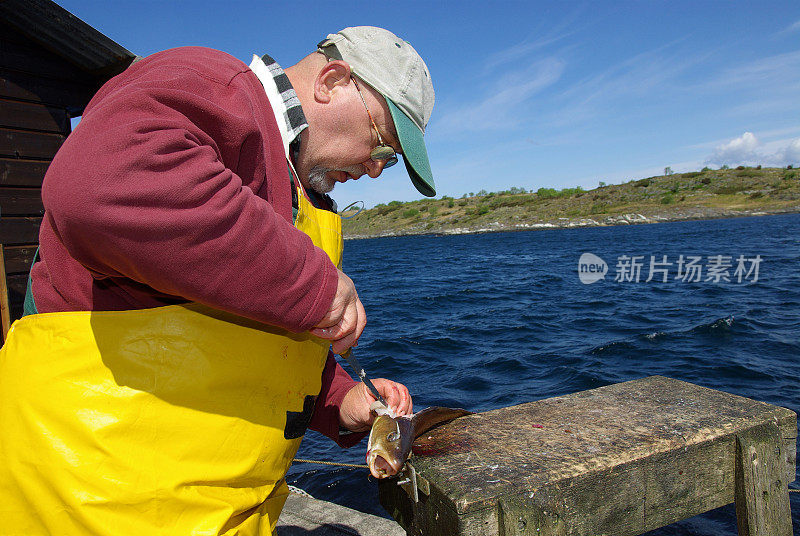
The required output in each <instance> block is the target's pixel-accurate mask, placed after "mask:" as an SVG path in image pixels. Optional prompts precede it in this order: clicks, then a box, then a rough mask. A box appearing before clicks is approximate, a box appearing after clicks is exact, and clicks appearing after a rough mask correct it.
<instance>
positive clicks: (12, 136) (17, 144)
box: [0, 128, 66, 159]
mask: <svg viewBox="0 0 800 536" xmlns="http://www.w3.org/2000/svg"><path fill="white" fill-rule="evenodd" d="M65 139H66V136H64V135H63V134H50V133H47V132H26V131H24V130H15V129H9V128H0V157H2V156H6V157H13V158H42V159H52V158H53V156H55V154H56V152H58V149H59V148H60V147H61V144H62V143H64V140H65Z"/></svg>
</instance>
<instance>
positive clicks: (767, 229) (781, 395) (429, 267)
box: [288, 214, 800, 536]
mask: <svg viewBox="0 0 800 536" xmlns="http://www.w3.org/2000/svg"><path fill="white" fill-rule="evenodd" d="M584 254H591V255H584ZM582 258H583V260H584V261H585V262H584V268H583V271H582V272H579V269H578V266H579V261H581V259H582ZM589 261H591V262H589ZM590 265H593V266H592V267H590ZM603 265H605V266H606V267H607V269H606V270H605V274H603V271H604V270H603ZM344 269H345V272H346V273H347V274H348V275H350V277H351V278H352V279H353V281H354V282H355V284H356V288H357V289H358V292H359V295H360V297H361V299H362V301H363V303H364V306H365V308H366V310H367V319H368V324H367V328H366V330H365V331H364V334H363V335H362V337H361V340H360V343H359V346H358V348H357V350H356V352H357V356H358V358H359V359H360V361H361V364H362V365H363V366H364V367H365V368H366V370H367V372H368V373H369V374H370V375H371V376H372V377H387V378H391V379H394V380H396V381H400V382H402V383H404V384H405V385H407V386H408V388H409V390H410V391H411V393H412V395H413V397H414V405H415V408H416V409H423V408H425V407H427V406H431V405H440V406H452V407H463V408H467V409H469V410H472V411H476V412H480V411H486V410H490V409H495V408H499V407H504V406H511V405H515V404H521V403H524V402H530V401H533V400H539V399H542V398H548V397H553V396H558V395H563V394H567V393H572V392H576V391H582V390H585V389H592V388H595V387H600V386H603V385H608V384H612V383H617V382H623V381H627V380H633V379H636V378H642V377H645V376H650V375H653V374H660V375H664V376H669V377H672V378H677V379H680V380H685V381H689V382H693V383H696V384H699V385H702V386H705V387H710V388H713V389H719V390H722V391H727V392H730V393H734V394H737V395H742V396H746V397H750V398H754V399H757V400H761V401H764V402H769V403H771V404H776V405H779V406H783V407H786V408H789V409H791V410H793V411H795V412H798V411H800V215H797V214H791V215H778V216H762V217H750V218H737V219H720V220H710V221H692V222H674V223H659V224H650V225H631V226H618V227H595V228H575V229H552V230H539V231H522V232H505V233H488V234H473V235H457V236H415V237H393V238H376V239H367V240H352V241H347V242H346V244H345V259H344ZM591 270H594V271H591ZM598 274H599V275H598ZM603 275H604V277H603ZM598 277H600V279H597V278H598ZM665 278H666V282H665V281H664V279H665ZM591 279H597V280H596V281H594V282H590V280H591ZM648 279H650V280H649V281H648ZM344 366H345V368H347V367H346V365H344ZM365 450H366V440H365V441H364V442H362V443H361V444H359V445H358V446H356V447H353V448H351V449H347V450H342V449H339V447H337V446H336V445H334V444H333V443H332V442H330V441H329V440H327V439H326V438H324V437H322V436H320V435H318V434H316V433H313V432H312V433H309V434H307V435H306V438H305V439H304V441H303V445H302V447H301V449H300V453H299V454H298V457H302V458H313V459H323V460H332V461H339V462H348V463H361V464H363V463H364V455H365ZM368 474H369V473H368V472H367V471H366V470H364V469H350V468H328V467H325V466H320V465H310V464H306V463H298V464H295V465H294V466H293V467H292V469H291V470H290V473H289V477H288V480H289V483H290V484H293V485H295V486H298V487H300V488H303V489H305V490H306V491H308V492H309V493H311V494H312V495H313V496H315V497H317V498H321V499H325V500H328V501H332V502H335V503H339V504H342V505H345V506H349V507H351V508H355V509H357V510H361V511H364V512H369V513H373V514H377V515H382V516H384V517H388V515H387V514H386V512H385V511H384V510H383V508H382V507H381V506H380V504H379V503H378V498H377V485H376V482H375V481H374V479H372V478H371V477H369V476H368ZM791 487H795V488H800V485H798V483H797V482H795V483H793V484H791ZM791 508H792V517H793V524H794V530H795V534H800V493H792V494H791ZM735 533H736V519H735V513H734V509H733V507H732V506H728V507H724V508H721V509H718V510H715V511H713V512H709V513H707V514H704V515H701V516H697V517H694V518H691V519H688V520H684V521H681V522H679V523H676V524H674V525H671V526H669V527H665V528H662V529H659V530H656V531H653V532H651V533H648V534H649V536H656V535H659V536H666V535H692V536H712V535H713V536H718V535H720V534H735Z"/></svg>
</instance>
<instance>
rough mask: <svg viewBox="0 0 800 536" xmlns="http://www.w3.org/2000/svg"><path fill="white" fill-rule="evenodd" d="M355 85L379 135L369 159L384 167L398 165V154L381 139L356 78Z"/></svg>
mask: <svg viewBox="0 0 800 536" xmlns="http://www.w3.org/2000/svg"><path fill="white" fill-rule="evenodd" d="M352 80H353V84H355V86H356V89H357V90H358V96H359V97H361V102H363V103H364V108H365V109H366V110H367V115H368V116H369V120H370V122H371V123H372V128H374V129H375V134H377V135H378V145H377V147H375V148H374V149H373V150H372V151H370V153H369V158H370V160H372V161H373V162H383V167H384V168H388V167H392V166H393V165H395V164H396V163H397V152H395V150H394V149H392V147H391V145H386V144H385V143H384V142H383V138H381V133H380V132H379V131H378V126H377V125H376V124H375V120H374V119H372V114H371V113H369V107H368V106H367V101H365V100H364V94H363V93H361V88H360V87H358V82H356V77H355V76H354V77H352Z"/></svg>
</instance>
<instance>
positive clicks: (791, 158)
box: [706, 132, 800, 166]
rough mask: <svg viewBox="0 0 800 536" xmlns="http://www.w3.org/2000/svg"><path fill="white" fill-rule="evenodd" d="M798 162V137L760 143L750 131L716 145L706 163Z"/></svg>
mask: <svg viewBox="0 0 800 536" xmlns="http://www.w3.org/2000/svg"><path fill="white" fill-rule="evenodd" d="M798 162H800V138H795V139H783V140H776V141H772V142H770V143H762V142H761V140H759V139H758V138H757V137H756V135H755V134H753V133H752V132H745V133H744V134H742V135H741V136H739V137H738V138H734V139H732V140H730V141H729V142H727V143H723V144H721V145H718V146H717V147H716V148H715V149H714V152H713V153H712V154H711V156H709V157H708V159H707V160H706V164H715V165H718V166H722V165H728V166H741V165H745V166H754V165H759V164H763V165H767V166H786V165H789V164H797V163H798Z"/></svg>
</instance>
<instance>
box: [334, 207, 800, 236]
mask: <svg viewBox="0 0 800 536" xmlns="http://www.w3.org/2000/svg"><path fill="white" fill-rule="evenodd" d="M798 212H800V206H798V207H794V208H791V209H778V210H734V209H714V208H709V207H693V208H690V209H682V210H677V211H672V212H663V213H654V214H648V215H644V214H639V213H630V214H618V215H614V216H608V217H605V218H594V219H593V218H563V217H562V218H557V219H555V220H551V221H543V222H535V223H528V222H521V223H508V222H498V221H496V222H488V223H483V224H481V225H476V226H469V227H442V228H439V229H431V228H426V227H425V226H422V225H418V226H415V225H411V226H409V227H407V228H404V229H400V230H393V231H383V232H379V233H375V234H347V233H346V234H345V237H344V238H345V240H359V239H366V238H381V237H390V236H418V235H460V234H475V233H494V232H503V231H527V230H539V229H570V228H574V227H606V226H612V225H639V224H648V223H663V222H671V221H693V220H711V219H719V218H741V217H749V216H767V215H772V214H792V213H798Z"/></svg>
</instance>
